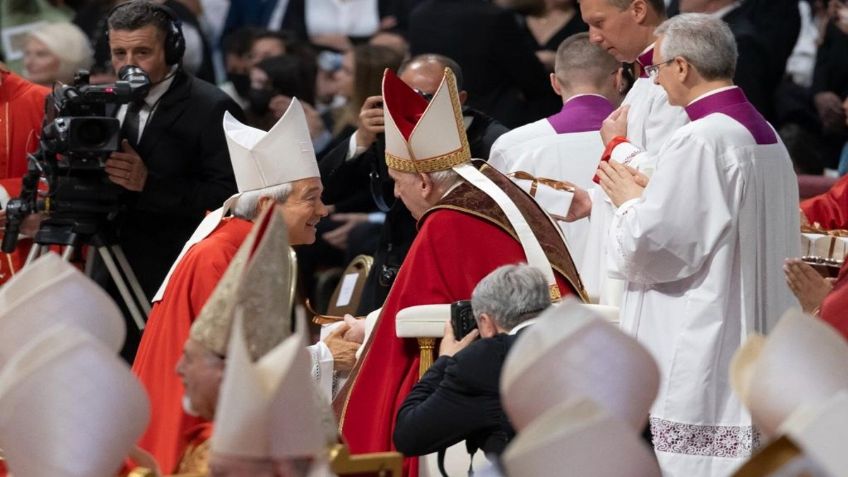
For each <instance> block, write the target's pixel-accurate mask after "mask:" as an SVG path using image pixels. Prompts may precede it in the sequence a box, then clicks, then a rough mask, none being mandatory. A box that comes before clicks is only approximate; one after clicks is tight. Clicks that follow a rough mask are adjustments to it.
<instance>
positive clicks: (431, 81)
mask: <svg viewBox="0 0 848 477" xmlns="http://www.w3.org/2000/svg"><path fill="white" fill-rule="evenodd" d="M445 68H450V70H451V71H452V72H453V75H454V77H456V89H458V90H460V91H462V68H460V67H459V64H458V63H457V62H456V61H454V60H452V59H450V58H448V57H447V56H443V55H436V54H432V53H427V54H423V55H417V56H413V57H412V58H410V59H409V61H407V62H406V63H404V64H402V65H401V67H400V68H399V69H398V76H400V79H401V80H402V81H403V82H404V83H406V84H407V85H409V87H410V88H413V89H417V90H419V91H421V92H423V93H427V94H434V93H435V92H436V90H437V89H438V88H439V84H440V83H441V82H442V78H443V77H444V75H445Z"/></svg>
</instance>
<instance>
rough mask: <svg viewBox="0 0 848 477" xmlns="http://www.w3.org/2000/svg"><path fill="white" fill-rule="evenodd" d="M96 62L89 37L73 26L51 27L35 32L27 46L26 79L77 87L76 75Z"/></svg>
mask: <svg viewBox="0 0 848 477" xmlns="http://www.w3.org/2000/svg"><path fill="white" fill-rule="evenodd" d="M93 62H94V52H93V51H92V49H91V45H89V43H88V37H87V36H85V33H83V31H82V30H80V29H79V27H77V26H76V25H74V24H73V23H69V22H57V23H48V24H46V25H44V26H41V27H39V28H36V29H35V30H33V31H31V32H30V33H29V34H28V35H27V38H26V41H25V43H24V75H25V76H26V78H27V79H29V80H30V81H32V82H33V83H37V84H41V85H44V86H52V85H53V83H54V82H56V81H60V82H62V83H66V84H70V83H73V80H74V73H76V72H77V70H80V69H88V68H89V67H91V64H92V63H93Z"/></svg>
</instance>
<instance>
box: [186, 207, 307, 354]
mask: <svg viewBox="0 0 848 477" xmlns="http://www.w3.org/2000/svg"><path fill="white" fill-rule="evenodd" d="M292 266H293V264H292V260H291V258H290V254H289V244H288V232H287V231H286V227H285V220H284V218H283V211H282V208H281V207H279V206H275V207H273V208H271V209H269V210H267V211H266V212H265V213H263V214H262V215H261V217H260V218H259V219H257V220H256V222H255V224H254V225H253V229H252V230H251V232H250V234H249V235H248V236H247V239H245V241H244V243H243V244H242V246H241V247H240V248H239V250H238V252H236V255H235V256H234V257H233V260H232V261H231V262H230V265H229V267H227V270H226V272H224V276H223V277H221V280H220V281H219V282H218V285H217V286H216V287H215V291H213V292H212V295H211V296H210V297H209V299H208V300H207V301H206V304H205V305H204V306H203V309H202V310H201V311H200V314H199V315H198V317H197V320H195V322H194V324H192V326H191V333H190V335H189V337H190V338H191V339H193V340H195V341H196V342H198V343H200V344H201V345H203V346H204V347H205V348H206V349H208V350H209V351H212V352H213V353H216V354H218V355H221V356H226V354H227V343H228V342H229V338H230V330H231V328H232V324H233V321H234V319H235V316H236V314H238V315H240V316H241V317H242V320H241V321H242V324H243V326H244V329H243V330H242V331H243V333H244V335H245V339H246V342H247V348H248V353H249V354H250V357H251V359H252V360H253V361H256V360H257V359H259V358H260V357H261V356H262V355H264V354H265V353H267V352H268V351H269V350H271V349H272V348H273V347H274V346H276V345H277V344H278V343H280V342H281V341H282V340H283V339H285V338H286V337H287V336H289V335H290V334H291V293H290V290H291V287H293V286H294V283H292V279H291V272H290V271H291V269H292Z"/></svg>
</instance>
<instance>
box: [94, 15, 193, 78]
mask: <svg viewBox="0 0 848 477" xmlns="http://www.w3.org/2000/svg"><path fill="white" fill-rule="evenodd" d="M132 3H139V2H137V1H135V0H132V1H129V2H124V3H119V4H118V5H115V6H114V7H112V9H111V10H109V13H108V14H107V15H106V39H107V40H108V39H109V19H110V18H112V14H113V13H115V12H116V11H118V10H120V9H121V8H124V7H126V6H127V5H130V4H132ZM140 3H144V4H146V6H147V7H148V8H150V9H151V10H154V11H158V12H161V13H162V14H164V15H165V16H167V17H168V33H167V34H166V35H165V63H167V64H168V66H171V65H176V64H177V63H180V62H181V61H182V60H183V54H185V48H186V43H185V37H184V36H183V22H182V21H180V19H179V18H178V17H177V14H176V13H174V11H173V10H171V9H170V8H168V7H166V6H165V5H160V4H158V3H153V2H150V1H143V2H140Z"/></svg>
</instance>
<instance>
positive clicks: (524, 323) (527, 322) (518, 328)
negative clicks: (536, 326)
mask: <svg viewBox="0 0 848 477" xmlns="http://www.w3.org/2000/svg"><path fill="white" fill-rule="evenodd" d="M537 320H538V318H530V319H529V320H525V321H522V322H521V323H519V324H518V325H516V326H515V327H514V328H513V329H511V330H509V334H511V335H514V334H517V333H518V332H519V331H521V330H523V329H524V328H527V327H528V326H530V325H532V324H533V323H536V321H537Z"/></svg>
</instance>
